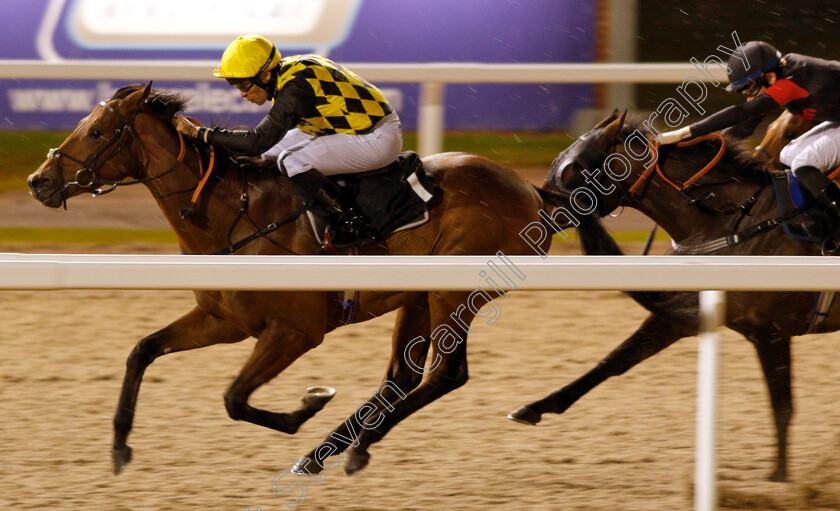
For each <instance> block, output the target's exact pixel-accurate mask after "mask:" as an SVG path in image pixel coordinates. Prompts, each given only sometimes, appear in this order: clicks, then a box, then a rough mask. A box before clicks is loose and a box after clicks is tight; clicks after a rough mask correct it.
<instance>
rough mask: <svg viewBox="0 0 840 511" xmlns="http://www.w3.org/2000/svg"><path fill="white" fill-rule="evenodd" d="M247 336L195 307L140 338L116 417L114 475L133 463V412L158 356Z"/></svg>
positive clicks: (241, 338) (127, 367)
mask: <svg viewBox="0 0 840 511" xmlns="http://www.w3.org/2000/svg"><path fill="white" fill-rule="evenodd" d="M246 337H247V335H246V334H245V333H243V332H242V331H241V330H239V329H237V328H235V327H234V326H232V325H231V324H230V323H228V322H226V321H223V320H221V319H218V318H215V317H213V316H210V315H209V314H206V313H205V312H202V311H201V310H200V309H199V308H197V307H196V308H195V309H193V310H191V311H190V312H188V313H187V314H185V315H184V316H182V317H181V318H179V319H178V320H176V321H174V322H173V323H171V324H170V325H168V326H167V327H165V328H162V329H161V330H158V331H157V332H155V333H153V334H151V335H148V336H146V337H144V338H143V339H141V340H140V341H139V342H138V343H137V345H136V346H134V349H133V350H132V351H131V354H130V355H129V356H128V360H127V362H126V370H125V378H124V379H123V386H122V391H121V393H120V402H119V404H118V405H117V413H116V415H115V416H114V450H113V453H112V459H113V463H114V473H115V474H119V473H120V472H121V471H122V469H123V468H124V467H125V466H126V465H127V464H128V463H129V462H130V461H131V447H129V446H128V445H127V444H126V440H127V439H128V434H129V433H130V432H131V426H132V423H133V422H134V409H135V407H136V406H137V395H138V393H139V392H140V382H141V380H142V379H143V373H144V372H145V371H146V368H147V367H149V365H150V364H151V363H152V362H153V361H154V360H155V359H156V358H158V357H159V356H161V355H166V354H167V353H175V352H177V351H185V350H191V349H195V348H203V347H204V346H211V345H213V344H220V343H233V342H239V341H241V340H243V339H245V338H246Z"/></svg>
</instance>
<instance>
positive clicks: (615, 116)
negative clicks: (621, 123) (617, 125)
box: [592, 108, 618, 130]
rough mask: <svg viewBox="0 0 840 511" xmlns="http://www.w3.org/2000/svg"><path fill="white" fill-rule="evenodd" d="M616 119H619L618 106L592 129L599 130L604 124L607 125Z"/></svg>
mask: <svg viewBox="0 0 840 511" xmlns="http://www.w3.org/2000/svg"><path fill="white" fill-rule="evenodd" d="M616 119H618V108H616V109H615V110H613V112H612V113H611V114H610V115H608V116H607V117H605V118H604V120H602V121H601V122H599V123H598V124H596V125H595V127H594V128H592V129H593V130H599V129H601V128H603V127H604V126H606V125H607V124H609V123H611V122H613V121H614V120H616Z"/></svg>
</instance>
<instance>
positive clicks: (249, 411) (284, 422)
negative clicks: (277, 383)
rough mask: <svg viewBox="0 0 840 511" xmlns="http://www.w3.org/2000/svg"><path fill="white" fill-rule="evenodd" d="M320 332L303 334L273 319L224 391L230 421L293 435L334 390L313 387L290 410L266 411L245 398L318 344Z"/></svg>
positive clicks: (331, 395) (322, 406)
mask: <svg viewBox="0 0 840 511" xmlns="http://www.w3.org/2000/svg"><path fill="white" fill-rule="evenodd" d="M323 339H324V333H323V330H321V332H320V334H314V333H303V332H300V331H298V330H296V329H294V328H292V327H290V326H288V324H287V322H286V321H285V320H284V319H278V320H274V321H272V322H271V323H269V325H268V326H267V327H266V329H265V330H264V331H263V332H262V334H260V337H259V339H258V340H257V344H256V345H255V346H254V351H253V352H252V353H251V356H250V357H249V358H248V360H247V361H246V362H245V365H244V366H243V367H242V370H241V371H240V372H239V375H238V376H237V377H236V379H235V380H234V381H233V383H231V385H230V387H228V390H227V392H226V393H225V408H227V412H228V415H229V416H230V418H231V419H233V420H238V421H246V422H251V423H253V424H257V425H260V426H265V427H267V428H271V429H276V430H277V431H282V432H283V433H289V434H294V433H295V432H297V430H298V428H299V427H300V426H301V424H303V423H304V422H306V421H307V420H308V419H309V418H310V417H312V416H313V415H315V414H316V413H317V412H319V411H320V410H321V409H323V408H324V405H326V404H327V402H329V400H330V399H332V397H333V395H334V394H335V390H333V389H331V388H329V387H312V388H311V389H309V392H308V393H307V394H305V395H304V396H303V398H302V400H301V401H302V406H301V407H300V408H299V409H298V410H296V411H294V412H291V413H277V412H269V411H267V410H261V409H258V408H254V407H253V406H251V405H249V404H248V398H249V397H250V396H251V394H252V393H253V392H254V391H255V390H257V388H259V387H260V386H261V385H263V384H264V383H267V382H268V381H269V380H271V379H272V378H274V377H275V376H277V375H278V374H280V373H281V372H282V371H283V370H284V369H286V368H287V367H289V366H290V365H291V364H292V362H294V361H295V360H297V359H298V358H300V356H301V355H303V354H304V353H306V352H307V351H309V350H310V349H312V348H314V347H315V346H317V345H319V344H321V341H322V340H323Z"/></svg>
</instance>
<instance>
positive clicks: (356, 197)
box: [307, 151, 436, 244]
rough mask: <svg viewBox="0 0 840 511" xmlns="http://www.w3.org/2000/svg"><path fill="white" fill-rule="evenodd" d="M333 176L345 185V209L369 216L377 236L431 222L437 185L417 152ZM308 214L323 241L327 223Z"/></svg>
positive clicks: (380, 236) (342, 203)
mask: <svg viewBox="0 0 840 511" xmlns="http://www.w3.org/2000/svg"><path fill="white" fill-rule="evenodd" d="M331 179H332V180H333V181H334V182H335V183H336V184H337V185H338V186H339V187H340V188H341V196H340V197H339V203H341V206H342V208H343V209H344V210H345V211H346V210H347V209H349V208H351V207H355V208H358V210H360V211H361V212H362V213H363V214H364V215H365V216H367V217H368V218H369V219H370V225H371V229H372V231H373V233H374V235H375V237H376V239H383V238H385V237H386V236H388V235H389V234H392V233H394V232H397V231H402V230H405V229H410V228H412V227H417V226H420V225H423V224H425V223H426V222H428V221H429V210H428V207H427V205H428V203H429V201H431V200H432V198H433V197H434V194H435V188H436V187H435V185H434V182H433V181H432V178H431V177H429V176H427V175H426V171H425V169H424V168H423V162H422V161H421V160H420V156H419V155H418V154H417V153H415V152H413V151H406V152H403V153H400V155H399V156H398V157H397V159H396V161H394V163H392V164H390V165H388V166H386V167H383V168H381V169H376V170H370V171H367V172H359V173H356V174H343V175H338V176H333V177H332V178H331ZM307 213H308V216H309V221H310V223H311V224H312V229H313V231H314V232H315V237H316V238H317V239H318V241H319V242H320V243H322V244H323V242H324V230H325V228H326V225H324V222H323V221H321V220H319V219H318V218H317V217H315V216H314V215H312V214H311V213H309V212H307Z"/></svg>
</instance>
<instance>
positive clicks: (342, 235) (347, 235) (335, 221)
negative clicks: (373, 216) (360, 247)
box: [289, 169, 373, 249]
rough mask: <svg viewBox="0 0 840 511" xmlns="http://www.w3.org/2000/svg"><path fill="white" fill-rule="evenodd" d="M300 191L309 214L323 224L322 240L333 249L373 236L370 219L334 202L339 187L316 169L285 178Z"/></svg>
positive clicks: (339, 191) (336, 198) (336, 200)
mask: <svg viewBox="0 0 840 511" xmlns="http://www.w3.org/2000/svg"><path fill="white" fill-rule="evenodd" d="M289 180H290V181H291V182H292V184H293V185H295V188H297V190H298V191H299V192H300V194H301V195H302V196H303V198H304V200H305V201H306V203H307V205H308V206H309V210H310V211H311V212H312V214H313V215H315V216H318V217H320V218H322V219H324V220H325V222H326V224H327V229H326V232H325V233H324V239H325V240H327V239H329V243H330V244H331V245H332V246H334V247H336V248H339V249H340V248H344V247H348V246H351V245H356V244H358V243H361V242H364V241H368V240H370V239H372V238H373V232H372V231H371V228H370V220H368V219H367V217H365V216H364V215H363V214H361V213H360V212H358V211H356V209H355V208H350V209H348V210H347V211H344V210H343V209H342V207H341V205H340V204H339V203H338V196H339V194H340V193H341V190H339V188H338V187H337V186H336V185H335V184H334V183H333V182H332V181H330V180H329V179H327V178H326V177H325V176H324V175H323V174H321V173H320V172H319V171H318V170H316V169H309V170H307V171H306V172H302V173H300V174H297V175H294V176H292V177H290V178H289Z"/></svg>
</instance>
